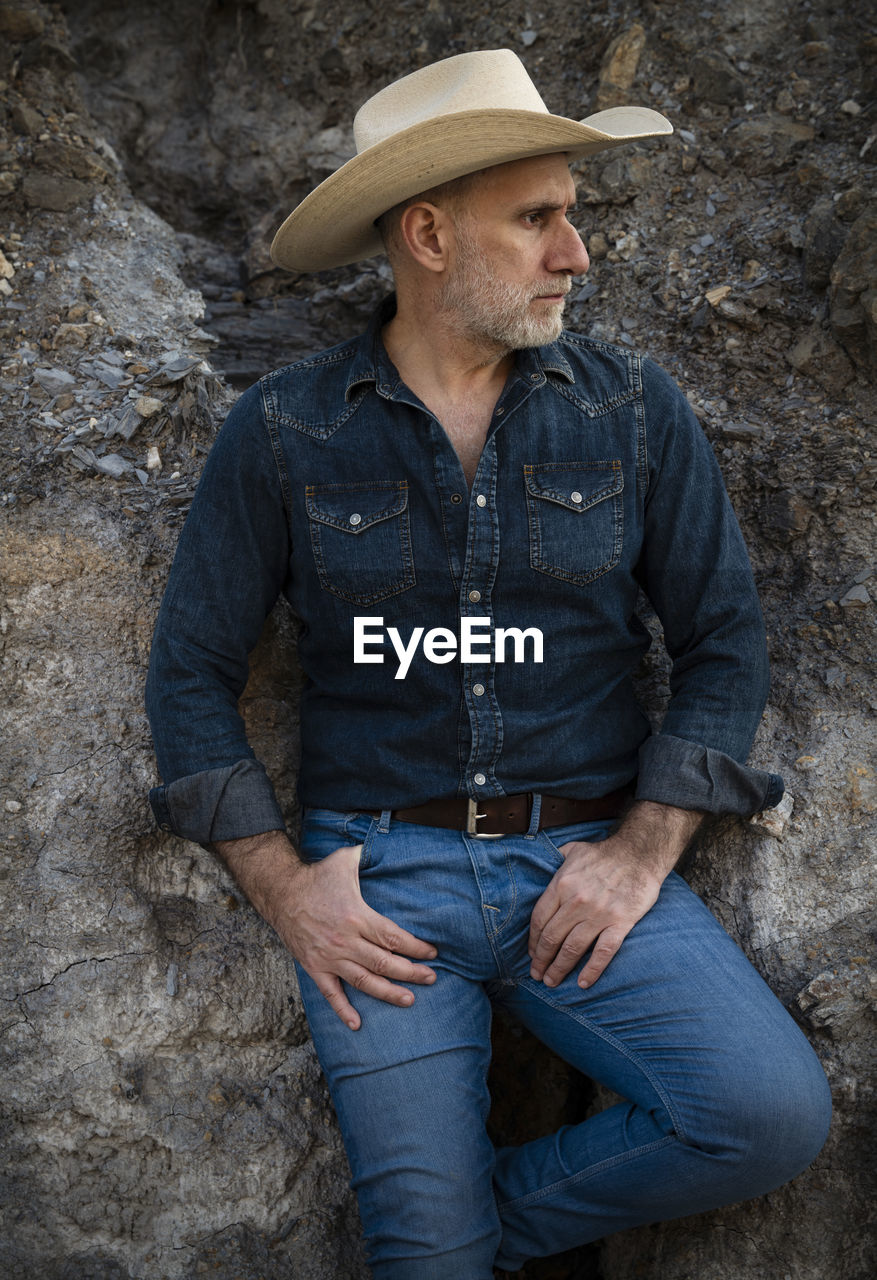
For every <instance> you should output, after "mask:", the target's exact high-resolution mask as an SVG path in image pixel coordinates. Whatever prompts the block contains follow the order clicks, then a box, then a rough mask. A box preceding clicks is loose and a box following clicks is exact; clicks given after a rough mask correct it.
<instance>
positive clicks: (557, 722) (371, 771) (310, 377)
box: [147, 304, 782, 843]
mask: <svg viewBox="0 0 877 1280" xmlns="http://www.w3.org/2000/svg"><path fill="white" fill-rule="evenodd" d="M389 314H391V312H388V311H387V309H386V304H385V308H384V309H383V310H382V311H381V312H379V313H378V315H377V316H376V317H375V319H374V321H373V323H372V325H371V327H370V329H369V330H368V332H367V333H366V334H365V335H364V336H362V337H361V338H359V339H356V340H354V341H350V342H346V343H343V344H342V345H340V346H337V347H334V348H332V349H331V350H329V351H325V352H323V353H321V354H320V355H316V356H314V357H312V358H309V359H306V360H303V361H301V362H299V363H297V364H294V365H290V366H288V367H287V368H283V369H279V370H277V371H276V372H274V373H270V374H268V375H267V376H266V377H264V378H262V379H261V380H260V381H259V382H258V383H257V384H256V385H255V386H253V387H251V388H250V389H249V390H248V391H246V392H245V393H244V394H243V395H242V396H241V398H240V400H239V401H238V402H237V404H236V405H235V406H234V408H233V409H232V411H231V413H230V414H229V416H228V419H227V420H226V422H225V425H224V426H223V428H222V430H221V431H220V433H219V435H218V437H217V440H216V442H215V444H214V446H213V449H212V450H211V453H210V455H209V457H208V460H207V463H206V466H205V469H204V473H203V476H202V478H201V482H200V484H199V487H198V490H197V493H196V496H195V499H194V502H193V504H192V509H191V512H190V514H189V516H188V519H187V521H186V524H185V527H184V529H183V532H182V535H181V538H180V543H179V547H178V550H177V554H176V558H175V560H174V565H173V569H172V571H171V576H170V580H169V584H168V588H167V592H166V594H165V598H164V602H163V604H162V608H161V612H160V615H159V619H158V623H157V626H156V631H155V637H154V642H153V649H152V659H151V664H150V673H149V680H148V688H147V706H148V711H149V716H150V721H151V725H152V731H153V736H154V740H155V745H156V752H157V756H158V763H159V768H160V771H161V775H162V778H163V780H164V785H163V786H160V787H157V788H156V789H155V790H153V791H152V792H151V795H150V799H151V801H152V804H153V809H154V812H155V814H156V817H157V819H158V821H159V823H160V825H161V826H162V827H163V828H164V829H166V830H172V831H174V832H176V833H177V834H178V835H181V836H185V837H187V838H189V839H192V840H196V841H199V842H201V843H208V842H210V841H214V840H224V839H234V838H238V837H242V836H247V835H254V834H257V833H258V832H261V831H266V830H272V829H275V828H281V829H282V828H283V826H284V823H283V818H282V815H281V813H280V810H279V807H278V804H277V801H276V799H275V796H274V792H273V788H272V786H271V783H270V781H269V780H268V778H267V775H266V774H265V771H264V769H263V767H262V765H261V764H260V763H259V762H258V761H257V760H255V758H254V755H253V752H252V750H251V748H250V746H249V744H248V743H247V740H246V736H245V732H244V726H243V722H242V720H241V717H240V715H239V713H238V710H237V701H238V698H239V696H240V694H241V692H242V691H243V688H244V685H245V683H246V680H247V672H248V654H249V653H250V651H251V650H252V649H253V647H254V646H255V644H256V642H257V640H258V638H259V634H260V632H261V629H262V625H263V622H264V619H265V617H266V615H267V613H268V612H269V610H270V609H271V607H272V606H273V604H274V602H275V600H276V599H277V597H278V595H279V594H280V593H281V592H282V593H283V594H284V595H285V596H286V598H287V600H288V601H289V602H290V604H291V606H292V608H293V610H294V611H295V613H296V614H297V615H298V617H299V618H300V620H301V622H302V624H303V625H302V627H301V636H300V641H299V657H300V661H301V665H302V667H303V670H304V673H305V677H306V679H305V688H304V691H303V694H302V702H301V741H302V762H301V770H300V775H299V794H300V798H301V800H302V802H303V803H304V804H306V805H311V806H317V807H320V808H330V809H338V810H342V811H355V810H358V809H395V808H405V807H410V806H414V805H417V804H420V803H421V802H423V801H425V800H429V799H434V798H439V797H447V796H473V797H476V798H478V797H484V796H501V795H507V794H514V793H517V792H546V793H549V794H555V795H562V796H575V797H585V798H590V797H595V796H600V795H603V794H605V793H607V792H609V791H612V790H614V789H616V788H619V787H622V786H624V785H626V784H630V783H631V782H633V780H634V779H635V780H636V795H637V797H638V798H640V799H647V800H655V801H659V802H663V803H666V804H671V805H677V806H679V807H681V808H686V809H698V810H703V811H706V812H711V813H738V814H746V813H752V812H755V811H756V810H759V809H761V808H765V807H769V806H771V805H774V804H776V803H777V802H778V800H779V798H780V796H781V795H782V781H781V779H779V778H778V777H776V776H775V775H771V774H768V773H763V772H761V771H759V770H755V769H751V768H748V767H747V766H746V764H745V760H746V757H747V753H748V751H749V748H750V746H751V743H752V739H753V735H754V733H755V729H756V727H757V724H758V721H759V717H760V715H761V712H762V709H763V706H764V701H765V698H766V694H767V681H768V674H767V658H766V649H765V640H764V627H763V623H762V618H761V612H760V608H759V604H758V600H757V597H756V593H755V588H754V584H753V581H752V575H751V571H750V568H749V562H748V558H747V555H746V550H745V547H744V545H743V542H742V539H741V536H740V531H739V529H738V527H737V523H736V520H735V518H734V515H733V512H732V510H731V506H730V503H729V501H728V498H727V495H726V493H725V490H724V486H723V484H722V480H721V477H720V474H719V471H718V467H717V465H716V462H715V459H714V456H713V453H712V450H711V448H710V446H709V443H708V442H707V440H706V439H705V437H704V436H703V434H702V432H701V430H700V427H699V425H698V423H697V420H696V419H695V417H694V415H693V414H692V411H691V409H690V407H689V405H688V402H687V401H686V399H685V397H684V396H683V395H682V393H681V392H680V390H679V388H678V387H677V386H676V385H675V383H674V382H673V381H672V380H671V379H670V378H669V377H668V376H667V374H666V373H664V372H663V371H662V370H661V369H660V368H658V367H657V366H656V365H654V364H653V363H651V362H650V361H648V360H646V359H644V358H642V357H641V356H640V355H638V354H636V353H635V352H633V351H630V350H627V349H622V348H619V347H616V346H612V345H610V344H607V343H605V342H599V341H594V340H592V339H589V338H586V337H581V336H579V335H576V334H571V333H564V334H562V336H561V337H560V339H559V340H558V341H557V342H555V343H552V344H550V345H547V346H545V347H541V348H539V349H533V350H524V351H520V352H518V353H517V354H516V358H515V367H514V369H513V371H512V373H511V374H510V375H509V378H508V380H507V383H506V386H505V388H504V390H503V393H502V395H501V396H500V399H499V401H498V402H497V405H496V408H495V410H494V414H493V419H492V421H491V424H490V427H489V430H488V433H487V439H486V443H485V445H484V449H483V451H482V454H481V458H480V461H479V463H478V469H477V472H476V475H475V480H474V483H473V485H472V489H471V492H470V490H469V488H468V486H467V483H466V479H465V477H464V475H463V470H462V467H461V465H460V462H459V460H458V458H457V455H456V453H455V451H454V449H453V447H452V445H451V443H450V441H449V439H448V437H447V435H446V434H445V432H444V430H443V428H442V427H441V425H440V424H439V422H438V421H437V420H436V418H435V417H434V416H433V415H432V414H431V413H430V412H429V410H427V409H426V408H425V406H424V405H423V404H422V403H421V401H420V400H419V399H418V398H417V396H416V395H414V394H413V392H411V391H410V390H409V389H408V388H407V387H406V386H405V385H404V383H402V382H401V380H400V377H399V374H398V372H397V371H396V369H395V367H394V366H393V365H392V364H391V362H390V360H389V359H388V357H387V354H386V352H385V350H384V347H383V343H382V341H381V337H380V329H381V324H382V322H385V321H386V319H387V318H388V315H389ZM640 589H642V590H643V591H644V592H645V594H646V595H647V597H648V598H649V600H650V602H651V604H652V605H653V607H654V609H655V612H656V613H657V615H658V617H659V619H660V621H661V624H662V626H663V631H664V638H665V643H666V646H667V649H668V652H669V653H670V655H671V658H672V664H673V665H672V675H671V698H670V703H669V708H668V710H667V713H666V716H665V719H664V722H663V725H662V727H661V731H660V733H653V732H652V730H651V728H650V725H649V722H648V720H647V718H646V716H645V715H644V713H643V711H642V710H641V709H640V707H639V706H638V705H637V702H636V699H635V696H634V692H633V687H632V675H633V673H634V671H635V669H636V668H637V666H638V665H639V663H640V660H641V659H642V656H643V654H644V653H645V652H646V650H647V648H648V647H649V635H648V632H647V630H646V628H645V626H644V625H643V623H642V622H641V621H640V619H639V617H638V616H637V612H636V609H637V598H638V593H639V591H640ZM476 620H478V621H476ZM418 628H421V629H422V630H420V631H418V630H417V629H418ZM467 628H468V629H469V639H468V640H467V639H466V638H465V636H464V637H463V639H462V640H461V632H465V631H466V629H467ZM393 629H395V632H394V630H393ZM503 630H504V631H505V632H506V633H507V634H506V635H505V637H503V636H502V631H503ZM540 640H541V658H542V660H541V662H540V661H537V660H536V659H537V658H538V657H539V656H540V654H539V651H538V650H539V642H540ZM500 641H501V643H498V642H500ZM400 653H401V654H402V655H403V656H402V658H401V660H400V656H399V654H400ZM355 657H359V658H360V659H361V660H360V661H354V658H355ZM464 658H465V659H467V660H465V661H464V660H463V659H464ZM403 668H404V669H403Z"/></svg>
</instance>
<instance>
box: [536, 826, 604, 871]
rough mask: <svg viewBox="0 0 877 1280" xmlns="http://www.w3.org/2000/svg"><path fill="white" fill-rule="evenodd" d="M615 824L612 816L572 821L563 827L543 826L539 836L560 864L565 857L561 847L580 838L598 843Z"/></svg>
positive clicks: (590, 842)
mask: <svg viewBox="0 0 877 1280" xmlns="http://www.w3.org/2000/svg"><path fill="white" fill-rule="evenodd" d="M614 826H615V819H614V818H601V819H599V820H598V821H596V822H573V823H571V824H569V825H568V826H565V827H543V829H542V830H541V831H540V832H539V835H540V837H541V838H542V840H543V841H544V843H545V845H546V846H547V848H548V849H549V850H550V852H551V855H552V857H553V858H554V859H555V861H556V862H557V863H558V865H560V864H562V863H563V862H564V861H565V859H564V856H563V854H562V853H561V851H560V850H561V848H562V847H563V845H565V844H571V843H572V841H573V840H581V841H583V842H585V843H587V844H599V843H600V841H601V840H605V839H606V837H607V836H608V835H609V834H610V832H611V831H612V828H613V827H614Z"/></svg>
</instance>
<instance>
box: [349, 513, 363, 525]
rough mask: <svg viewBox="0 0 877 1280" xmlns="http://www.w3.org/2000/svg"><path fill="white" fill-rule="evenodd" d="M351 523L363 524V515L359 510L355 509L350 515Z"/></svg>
mask: <svg viewBox="0 0 877 1280" xmlns="http://www.w3.org/2000/svg"><path fill="white" fill-rule="evenodd" d="M350 523H351V524H362V516H361V515H360V514H359V512H358V511H354V513H353V515H352V516H351V517H350Z"/></svg>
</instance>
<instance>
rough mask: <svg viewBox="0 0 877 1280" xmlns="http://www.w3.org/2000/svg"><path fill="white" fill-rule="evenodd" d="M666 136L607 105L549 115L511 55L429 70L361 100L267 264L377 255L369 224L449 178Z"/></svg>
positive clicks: (329, 263) (301, 267)
mask: <svg viewBox="0 0 877 1280" xmlns="http://www.w3.org/2000/svg"><path fill="white" fill-rule="evenodd" d="M672 132H673V126H672V125H671V124H670V121H669V120H667V119H665V117H664V116H662V115H660V114H659V113H658V112H657V111H651V110H650V109H649V108H648V107H612V108H610V109H609V110H608V111H598V112H597V114H596V115H593V116H588V117H587V119H585V120H581V121H579V120H567V119H566V118H565V117H564V116H553V115H551V114H550V112H549V110H548V108H547V107H546V106H545V103H544V102H543V101H542V99H541V97H540V96H539V93H538V92H537V90H536V86H535V85H534V84H533V81H532V80H531V79H530V77H529V76H528V74H527V72H526V70H525V68H524V65H523V63H522V62H521V60H520V59H519V58H518V56H517V55H516V54H514V53H512V51H511V49H484V50H479V51H478V52H475V53H461V54H458V55H457V56H456V57H454V58H445V59H444V60H443V61H442V62H434V63H432V64H431V65H430V66H428V67H422V68H421V69H420V70H419V71H413V72H412V73H411V74H410V75H407V76H404V77H403V78H402V79H401V80H396V81H395V82H394V83H393V84H390V85H387V87H386V88H385V89H382V90H381V91H380V93H377V94H375V96H374V97H373V98H369V99H368V101H367V102H366V103H364V105H363V106H362V107H360V109H359V111H358V112H357V113H356V117H355V119H354V121H353V134H354V139H355V142H356V155H355V156H354V157H353V159H352V160H348V161H347V163H346V164H344V165H342V166H341V168H340V169H337V170H336V171H335V172H334V173H333V174H330V176H329V177H328V178H326V180H325V181H324V182H321V183H320V185H319V186H318V187H317V188H315V190H313V191H312V192H311V194H310V195H309V196H307V197H306V198H305V199H304V200H303V201H302V202H301V204H300V205H299V206H298V207H297V208H296V209H293V211H292V213H291V214H290V215H289V217H288V218H287V219H286V221H285V222H284V223H283V226H282V227H281V228H280V230H279V231H278V232H277V235H276V236H275V237H274V242H273V244H272V245H271V257H272V258H273V259H274V261H275V262H276V263H277V264H278V266H281V267H286V268H288V269H289V270H291V271H320V270H323V269H324V268H326V267H340V266H343V265H344V264H345V263H348V262H359V261H360V259H362V258H370V257H372V256H373V255H374V254H377V253H381V252H383V244H382V242H381V236H380V233H379V232H378V230H377V228H376V227H375V225H374V224H375V220H376V219H377V218H379V217H380V216H381V214H382V213H386V212H387V210H388V209H392V208H393V207H394V205H397V204H399V203H401V201H403V200H408V199H410V198H411V197H412V196H415V195H417V194H418V193H419V192H421V191H426V190H428V189H429V188H431V187H436V186H438V185H439V184H440V183H442V182H449V181H450V180H451V179H452V178H460V177H462V176H463V174H466V173H474V172H475V170H476V169H484V168H486V167H487V166H488V165H495V164H505V163H506V162H507V161H509V160H522V159H523V158H524V157H525V156H536V155H543V154H546V153H548V152H559V151H563V152H566V153H567V154H568V155H569V157H570V159H571V160H578V159H580V158H581V157H582V156H590V155H594V154H595V153H596V152H598V151H605V150H606V148H607V147H617V146H620V145H621V144H622V143H624V142H633V141H635V140H636V139H638V138H654V137H658V136H659V135H661V134H667V133H672Z"/></svg>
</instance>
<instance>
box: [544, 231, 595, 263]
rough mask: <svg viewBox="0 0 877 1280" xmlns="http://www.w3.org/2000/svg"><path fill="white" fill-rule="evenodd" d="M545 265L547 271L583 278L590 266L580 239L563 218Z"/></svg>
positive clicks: (586, 252)
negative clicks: (563, 272)
mask: <svg viewBox="0 0 877 1280" xmlns="http://www.w3.org/2000/svg"><path fill="white" fill-rule="evenodd" d="M545 265H546V267H547V268H548V270H549V271H553V272H558V273H559V272H561V271H565V272H568V273H569V274H570V275H573V276H583V275H584V274H585V272H586V271H587V270H588V267H589V266H590V265H591V260H590V258H589V257H588V251H587V249H586V248H585V246H584V242H583V240H582V237H581V236H580V235H579V233H578V231H576V229H575V227H574V226H573V225H572V223H571V222H567V221H566V219H565V218H564V219H563V222H562V223H561V224H560V226H559V230H558V234H557V236H556V237H555V240H554V243H553V244H552V246H551V253H550V255H549V259H548V261H547V262H546V264H545Z"/></svg>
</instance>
